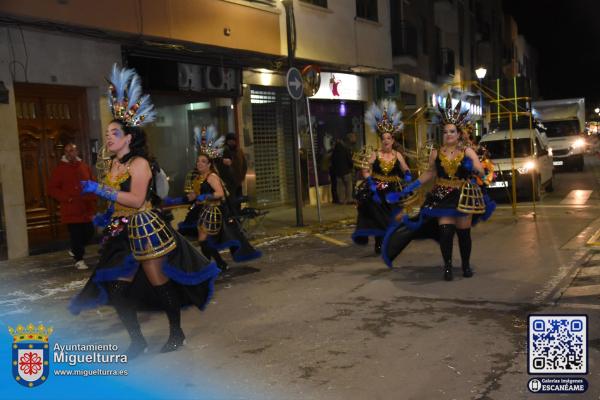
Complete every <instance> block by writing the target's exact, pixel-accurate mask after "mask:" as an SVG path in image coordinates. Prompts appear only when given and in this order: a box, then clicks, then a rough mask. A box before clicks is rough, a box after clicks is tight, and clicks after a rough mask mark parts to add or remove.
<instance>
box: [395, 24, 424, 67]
mask: <svg viewBox="0 0 600 400" xmlns="http://www.w3.org/2000/svg"><path fill="white" fill-rule="evenodd" d="M417 42H418V36H417V28H415V27H414V26H413V25H412V24H410V23H408V22H407V21H402V20H400V21H398V22H397V23H395V24H392V55H393V56H394V57H403V56H410V57H413V58H415V59H416V58H417V56H418V50H417V48H418V46H417Z"/></svg>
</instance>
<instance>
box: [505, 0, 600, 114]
mask: <svg viewBox="0 0 600 400" xmlns="http://www.w3.org/2000/svg"><path fill="white" fill-rule="evenodd" d="M504 9H505V11H506V12H507V13H508V14H511V15H513V17H514V18H515V20H516V21H517V24H518V27H519V33H521V34H522V35H523V36H525V38H526V40H527V42H528V43H529V44H531V45H532V46H534V47H535V48H536V49H537V50H538V56H539V65H538V77H539V82H538V86H539V88H540V96H542V97H543V98H545V99H558V98H568V97H585V98H586V106H587V108H588V109H590V108H591V109H593V108H594V107H598V106H600V84H599V82H598V80H599V79H600V1H598V0H546V1H544V0H504Z"/></svg>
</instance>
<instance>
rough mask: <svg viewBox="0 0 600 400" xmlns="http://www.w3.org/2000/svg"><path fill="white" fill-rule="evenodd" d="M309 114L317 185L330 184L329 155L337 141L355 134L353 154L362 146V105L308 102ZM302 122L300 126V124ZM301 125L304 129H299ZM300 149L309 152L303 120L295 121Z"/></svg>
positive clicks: (312, 183)
mask: <svg viewBox="0 0 600 400" xmlns="http://www.w3.org/2000/svg"><path fill="white" fill-rule="evenodd" d="M310 112H311V120H312V127H313V135H314V141H315V144H314V145H315V154H316V156H317V169H318V171H319V184H320V185H327V184H329V183H330V177H329V175H330V168H331V153H332V151H333V147H334V146H335V143H336V142H337V141H338V140H345V139H346V137H347V135H348V134H349V133H355V134H356V143H355V144H354V146H353V150H354V151H357V150H359V149H360V148H361V147H362V146H363V145H364V144H365V137H364V123H363V116H364V103H363V102H360V101H341V100H340V101H332V100H311V101H310ZM302 122H304V124H302ZM302 125H304V126H302ZM299 130H300V133H301V135H302V142H303V143H302V147H304V148H308V149H310V137H309V132H308V127H307V126H306V118H304V121H302V119H301V120H300V121H299ZM309 157H310V156H309ZM307 161H308V171H309V177H310V185H311V186H314V184H315V182H314V177H313V176H314V175H313V166H312V158H308V160H307Z"/></svg>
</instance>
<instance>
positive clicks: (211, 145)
mask: <svg viewBox="0 0 600 400" xmlns="http://www.w3.org/2000/svg"><path fill="white" fill-rule="evenodd" d="M194 139H195V141H196V148H197V150H198V153H199V154H206V155H207V156H208V158H210V159H211V160H214V159H216V158H220V157H221V156H223V150H224V149H223V145H224V144H225V137H224V136H219V133H218V132H217V128H215V126H214V125H212V124H211V125H209V126H208V127H206V126H203V127H202V128H200V127H198V126H197V127H195V128H194Z"/></svg>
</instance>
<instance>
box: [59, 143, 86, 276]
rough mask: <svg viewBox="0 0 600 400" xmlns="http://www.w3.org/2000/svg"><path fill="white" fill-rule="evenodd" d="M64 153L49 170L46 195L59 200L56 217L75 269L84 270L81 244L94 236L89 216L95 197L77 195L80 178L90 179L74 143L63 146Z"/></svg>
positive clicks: (83, 247)
mask: <svg viewBox="0 0 600 400" xmlns="http://www.w3.org/2000/svg"><path fill="white" fill-rule="evenodd" d="M64 150H65V154H64V155H63V157H62V158H61V160H60V162H59V163H58V165H57V167H56V168H55V169H54V171H52V176H51V177H50V181H49V182H48V194H49V195H50V196H51V197H53V198H54V199H56V200H57V201H58V202H59V203H60V219H61V222H62V223H63V224H66V225H67V227H68V229H69V236H70V241H71V252H70V253H72V256H73V258H74V259H75V267H77V269H87V268H88V266H87V265H86V264H85V261H83V255H84V253H85V245H86V244H88V242H89V241H90V240H91V239H92V237H93V236H94V225H93V224H92V218H93V217H94V213H95V211H96V198H95V197H94V196H93V195H90V194H85V195H82V194H81V184H80V182H81V181H86V180H93V179H94V178H93V175H92V170H91V168H90V167H89V166H88V165H87V164H86V163H84V162H83V161H81V158H79V157H78V150H77V146H76V145H75V143H72V142H69V143H67V144H66V145H65V149H64Z"/></svg>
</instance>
